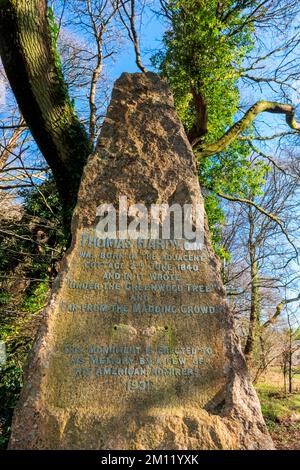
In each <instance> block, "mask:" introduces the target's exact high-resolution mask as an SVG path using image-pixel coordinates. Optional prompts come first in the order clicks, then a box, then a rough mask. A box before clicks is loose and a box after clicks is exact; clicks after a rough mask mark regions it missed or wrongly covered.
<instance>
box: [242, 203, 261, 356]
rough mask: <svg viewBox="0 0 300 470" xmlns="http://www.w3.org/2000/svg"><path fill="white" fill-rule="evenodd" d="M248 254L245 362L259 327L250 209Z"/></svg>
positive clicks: (252, 226) (250, 354)
mask: <svg viewBox="0 0 300 470" xmlns="http://www.w3.org/2000/svg"><path fill="white" fill-rule="evenodd" d="M249 222H250V231H249V242H248V244H249V254H250V276H251V306H250V318H249V331H248V336H247V340H246V345H245V349H244V353H245V356H246V360H247V361H249V360H250V359H251V357H252V353H253V349H254V343H255V337H256V334H257V332H258V327H259V286H258V265H257V260H256V246H255V242H254V240H253V238H254V236H253V235H254V221H253V216H252V209H251V208H250V209H249Z"/></svg>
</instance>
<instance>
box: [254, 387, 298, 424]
mask: <svg viewBox="0 0 300 470" xmlns="http://www.w3.org/2000/svg"><path fill="white" fill-rule="evenodd" d="M256 391H257V393H258V396H259V399H260V403H261V409H262V413H263V415H264V418H265V420H266V424H267V426H268V428H269V430H270V431H271V430H272V429H274V427H275V425H276V423H280V422H282V421H284V420H288V419H289V418H290V417H292V416H293V415H295V414H300V393H297V392H295V393H290V394H285V393H284V392H283V391H282V388H280V387H278V386H276V385H271V384H266V383H260V384H257V385H256Z"/></svg>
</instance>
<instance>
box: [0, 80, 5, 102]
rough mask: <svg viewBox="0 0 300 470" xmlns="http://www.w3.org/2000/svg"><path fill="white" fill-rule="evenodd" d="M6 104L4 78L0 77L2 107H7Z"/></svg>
mask: <svg viewBox="0 0 300 470" xmlns="http://www.w3.org/2000/svg"><path fill="white" fill-rule="evenodd" d="M5 104H6V86H5V83H4V80H3V78H2V77H1V76H0V106H5Z"/></svg>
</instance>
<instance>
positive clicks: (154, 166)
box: [10, 73, 273, 449]
mask: <svg viewBox="0 0 300 470" xmlns="http://www.w3.org/2000/svg"><path fill="white" fill-rule="evenodd" d="M123 195H126V196H127V197H128V202H129V203H133V202H134V203H138V202H145V203H146V204H148V205H149V204H151V203H163V202H164V203H166V202H177V203H180V204H182V203H189V202H191V201H193V202H197V201H198V202H199V201H201V200H202V199H201V198H202V196H201V194H200V189H199V185H198V180H197V172H196V167H195V162H194V160H193V154H192V150H191V148H190V146H189V143H188V141H187V139H186V136H185V133H184V130H183V128H182V125H181V124H180V122H179V119H178V117H177V115H176V112H175V110H174V106H173V100H172V96H171V94H170V91H169V89H168V87H167V85H166V84H165V83H164V82H163V81H162V80H161V79H160V78H159V77H158V76H156V75H155V74H152V73H147V74H146V75H141V74H133V75H130V74H123V75H122V76H121V78H120V79H119V80H118V81H117V82H116V84H115V87H114V90H113V95H112V100H111V103H110V106H109V109H108V114H107V117H106V120H105V123H104V126H103V129H102V132H101V136H100V139H99V143H98V147H97V150H96V152H95V154H94V155H92V156H91V157H90V159H89V161H88V164H87V166H86V168H85V171H84V175H83V178H82V183H81V188H80V193H79V198H78V204H77V207H76V210H75V213H74V217H73V224H72V234H73V240H72V246H71V248H70V250H69V251H68V254H67V255H66V257H65V260H64V263H63V267H62V271H61V273H60V275H59V277H58V279H57V281H56V285H55V288H54V292H53V295H52V297H51V300H50V302H49V305H48V307H47V308H46V309H45V312H44V316H45V318H44V322H43V326H42V328H41V330H40V332H39V335H38V338H37V340H36V342H35V345H34V348H33V350H32V353H31V355H30V358H29V361H28V366H27V371H26V380H25V386H24V388H23V391H22V395H21V399H20V402H19V404H18V406H17V408H16V411H15V415H14V420H13V431H12V437H11V441H10V448H13V449H24V448H25V449H271V448H273V444H272V441H271V438H270V436H269V434H268V432H267V430H266V426H265V424H264V421H263V418H262V415H261V411H260V405H259V402H258V399H257V396H256V394H255V392H254V390H253V387H252V385H251V383H250V380H249V377H248V374H247V370H246V366H245V361H244V358H243V356H242V354H241V351H240V348H239V344H238V339H237V337H236V335H235V333H234V327H233V318H232V315H231V312H230V309H229V308H228V305H227V303H226V300H225V293H224V289H223V286H222V282H221V278H220V273H219V271H220V266H219V262H218V260H217V259H216V257H215V255H214V253H213V250H212V247H211V244H210V240H209V234H208V230H207V228H206V232H205V247H204V249H203V250H202V251H192V252H190V251H185V250H184V249H183V248H182V246H175V245H174V244H172V243H169V244H167V243H166V244H165V245H162V244H161V245H156V246H148V245H147V246H146V245H145V246H141V245H139V246H138V245H137V242H135V241H132V243H131V244H129V243H127V245H126V246H124V247H122V246H121V247H120V246H112V247H109V248H103V247H101V246H97V244H98V245H100V242H99V240H95V238H94V237H95V233H94V226H95V214H96V208H97V206H98V205H99V204H100V203H112V204H114V205H116V203H117V201H118V197H119V196H123ZM95 245H96V246H95ZM129 245H130V246H129ZM189 256H191V258H189ZM93 263H94V264H93ZM109 263H112V264H111V265H110V264H109ZM162 265H168V266H167V267H166V268H163V267H162ZM188 266H190V267H188ZM164 269H165V270H164ZM109 275H112V276H113V277H114V279H106V277H107V276H109ZM163 275H165V277H164V276H163ZM169 275H171V277H170V278H168V276H169ZM118 277H120V279H119V278H118ZM155 277H163V280H160V281H159V280H157V279H155ZM112 285H115V287H114V288H112V287H111V286H112ZM116 286H119V287H116ZM133 286H135V287H133ZM153 286H156V287H155V288H154V287H153ZM172 286H173V287H172ZM193 286H197V287H193ZM164 309H165V310H167V311H164ZM168 309H169V310H168ZM104 348H110V349H104ZM124 348H127V349H126V350H125V349H124Z"/></svg>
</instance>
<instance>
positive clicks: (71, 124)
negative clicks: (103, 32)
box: [0, 0, 91, 224]
mask: <svg viewBox="0 0 300 470" xmlns="http://www.w3.org/2000/svg"><path fill="white" fill-rule="evenodd" d="M0 54H1V58H2V62H3V65H4V68H5V72H6V75H7V77H8V80H9V82H10V85H11V87H12V90H13V93H14V95H15V97H16V99H17V102H18V105H19V107H20V110H21V112H22V114H23V116H24V119H25V121H26V123H27V125H28V127H29V128H30V130H31V132H32V135H33V137H34V139H35V141H36V142H37V144H38V146H39V148H40V150H41V152H42V154H43V156H44V157H45V159H46V160H47V162H48V164H49V166H50V168H51V170H52V172H53V176H54V179H55V182H56V184H57V188H58V191H59V195H60V199H61V202H62V205H63V208H64V216H65V223H66V224H68V223H69V221H70V216H71V213H72V209H73V208H74V206H75V203H76V199H77V192H78V188H79V183H80V179H81V175H82V170H83V167H84V165H85V163H86V160H87V157H88V155H89V153H90V152H91V147H90V144H89V140H88V136H87V134H86V132H85V130H84V128H83V126H82V125H81V123H80V122H79V120H78V118H77V116H76V114H75V112H74V109H73V105H72V103H71V101H70V99H69V95H68V89H67V85H66V83H65V82H64V79H63V76H62V71H61V66H60V62H59V58H58V55H57V52H56V49H55V39H54V38H53V35H51V28H50V25H49V18H48V11H47V1H46V0H18V1H15V0H0Z"/></svg>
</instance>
